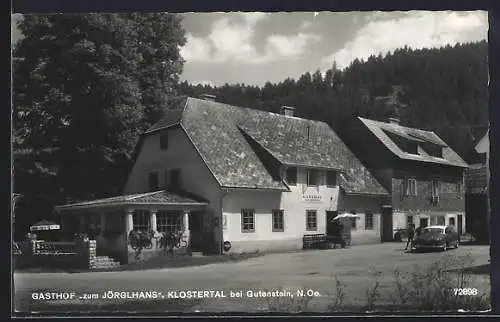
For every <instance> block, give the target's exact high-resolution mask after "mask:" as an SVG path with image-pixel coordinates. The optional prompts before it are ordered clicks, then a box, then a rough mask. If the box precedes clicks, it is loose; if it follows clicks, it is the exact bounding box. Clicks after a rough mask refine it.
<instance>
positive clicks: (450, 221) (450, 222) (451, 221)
mask: <svg viewBox="0 0 500 322" xmlns="http://www.w3.org/2000/svg"><path fill="white" fill-rule="evenodd" d="M449 225H450V226H455V218H453V217H451V218H450V219H449Z"/></svg>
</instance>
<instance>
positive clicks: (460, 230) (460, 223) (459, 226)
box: [457, 215, 463, 235]
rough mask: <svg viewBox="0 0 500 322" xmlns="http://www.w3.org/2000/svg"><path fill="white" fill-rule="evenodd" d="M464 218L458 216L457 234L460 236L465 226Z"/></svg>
mask: <svg viewBox="0 0 500 322" xmlns="http://www.w3.org/2000/svg"><path fill="white" fill-rule="evenodd" d="M462 217H463V216H462V215H457V232H458V235H461V234H462V224H463V218H462Z"/></svg>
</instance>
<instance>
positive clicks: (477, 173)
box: [465, 131, 490, 243]
mask: <svg viewBox="0 0 500 322" xmlns="http://www.w3.org/2000/svg"><path fill="white" fill-rule="evenodd" d="M489 156H490V143H489V131H486V133H485V134H484V135H483V136H482V137H481V139H480V140H479V141H478V142H477V143H476V145H475V147H474V155H473V156H471V159H472V161H471V164H470V167H469V169H468V170H467V172H466V195H465V205H466V214H467V225H468V226H469V231H470V233H471V234H472V235H473V236H474V237H475V238H476V240H477V241H479V242H483V243H489V235H490V234H489V222H490V220H489V219H490V218H489V213H490V210H489V193H488V191H489V177H490V175H489Z"/></svg>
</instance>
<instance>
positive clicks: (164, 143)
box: [160, 131, 168, 150]
mask: <svg viewBox="0 0 500 322" xmlns="http://www.w3.org/2000/svg"><path fill="white" fill-rule="evenodd" d="M160 149H162V150H167V149H168V132H167V131H164V132H162V133H161V134H160Z"/></svg>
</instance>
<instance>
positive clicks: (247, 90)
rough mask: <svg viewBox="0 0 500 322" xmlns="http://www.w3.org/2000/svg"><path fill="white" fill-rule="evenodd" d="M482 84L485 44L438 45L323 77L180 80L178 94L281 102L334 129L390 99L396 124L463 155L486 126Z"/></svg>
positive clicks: (271, 104)
mask: <svg viewBox="0 0 500 322" xmlns="http://www.w3.org/2000/svg"><path fill="white" fill-rule="evenodd" d="M487 84H488V65H487V43H486V41H482V42H479V43H468V44H457V45H455V46H447V47H443V48H439V49H422V50H412V49H409V48H402V49H398V50H396V51H394V52H392V53H388V54H387V55H386V56H382V55H379V56H372V57H370V58H368V60H367V61H360V60H355V61H353V62H352V63H351V65H350V66H348V67H347V68H345V69H344V70H339V69H337V68H336V67H335V65H333V66H332V68H331V69H330V70H328V71H327V72H326V73H324V74H322V73H320V72H319V71H316V72H315V73H313V74H311V73H305V74H303V75H302V76H300V77H299V78H298V79H290V78H289V79H286V80H284V81H282V82H280V83H278V84H271V83H267V84H265V86H263V87H256V86H246V85H245V84H236V85H229V84H226V85H224V86H221V87H211V86H207V85H197V86H192V85H190V84H188V83H187V82H183V83H181V84H180V85H179V93H182V94H184V95H189V96H198V95H200V94H202V93H211V94H214V95H216V96H217V100H218V101H220V102H224V103H228V104H234V105H238V106H244V107H250V108H257V109H263V110H267V111H274V112H276V111H277V110H278V108H279V106H281V105H289V106H293V107H295V108H296V114H297V115H298V116H300V117H305V118H311V119H319V120H325V121H327V122H328V123H329V124H331V125H332V126H333V127H334V128H335V129H336V130H338V131H341V130H342V128H341V124H342V119H343V118H345V117H350V116H352V115H359V116H365V117H369V118H374V119H383V118H385V117H386V115H387V112H388V108H389V107H388V105H390V104H388V103H390V102H392V103H393V104H396V105H398V106H399V114H400V118H401V122H402V124H403V125H409V126H414V127H419V128H424V129H430V130H434V131H436V132H437V133H438V134H439V135H441V136H442V137H443V138H444V139H445V140H446V141H447V142H449V143H450V145H452V146H453V147H454V148H455V149H456V150H457V152H458V153H459V154H461V155H462V156H463V157H464V158H466V159H468V158H469V154H470V151H471V149H472V146H473V144H474V142H475V141H476V140H477V139H479V138H478V136H480V135H482V134H483V133H484V131H485V128H486V127H487V126H488V88H487V87H488V86H487ZM394 88H396V89H400V90H401V91H399V94H397V95H395V94H394ZM391 95H392V96H391Z"/></svg>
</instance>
